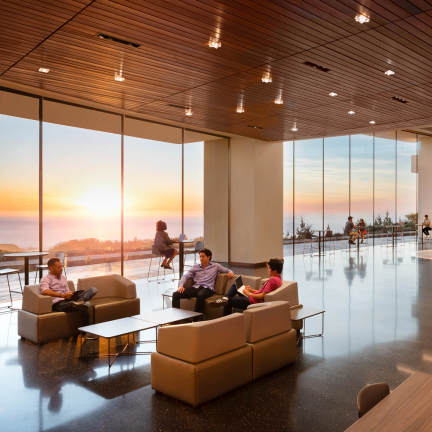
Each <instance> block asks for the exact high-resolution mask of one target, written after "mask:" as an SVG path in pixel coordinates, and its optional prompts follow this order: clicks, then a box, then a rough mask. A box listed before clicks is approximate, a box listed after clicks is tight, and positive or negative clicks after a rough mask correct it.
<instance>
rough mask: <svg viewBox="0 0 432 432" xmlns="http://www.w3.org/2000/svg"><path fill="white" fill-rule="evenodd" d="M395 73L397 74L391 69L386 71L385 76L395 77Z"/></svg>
mask: <svg viewBox="0 0 432 432" xmlns="http://www.w3.org/2000/svg"><path fill="white" fill-rule="evenodd" d="M395 73H396V72H395V71H392V70H391V69H389V70H386V71H385V72H384V74H385V75H387V76H393V75H394V74H395Z"/></svg>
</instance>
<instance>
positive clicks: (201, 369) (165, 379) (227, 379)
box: [151, 314, 252, 406]
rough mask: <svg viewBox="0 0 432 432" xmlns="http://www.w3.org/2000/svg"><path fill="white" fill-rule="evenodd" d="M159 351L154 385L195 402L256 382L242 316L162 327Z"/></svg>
mask: <svg viewBox="0 0 432 432" xmlns="http://www.w3.org/2000/svg"><path fill="white" fill-rule="evenodd" d="M156 349H157V352H155V353H152V356H151V385H152V388H153V389H155V390H156V391H159V392H161V393H164V394H166V395H169V396H172V397H174V398H176V399H180V400H182V401H184V402H186V403H188V404H190V405H193V406H197V405H200V404H202V403H204V402H207V401H209V400H211V399H214V398H215V397H217V396H220V395H222V394H224V393H226V392H228V391H230V390H232V389H234V388H237V387H239V386H241V385H244V384H246V383H248V382H250V381H251V380H252V367H251V365H252V350H251V347H250V346H248V345H247V344H246V338H245V321H244V316H243V314H233V315H230V316H227V317H223V318H219V319H215V320H211V321H200V322H195V323H192V324H180V325H172V326H166V327H160V328H159V332H158V341H157V346H156Z"/></svg>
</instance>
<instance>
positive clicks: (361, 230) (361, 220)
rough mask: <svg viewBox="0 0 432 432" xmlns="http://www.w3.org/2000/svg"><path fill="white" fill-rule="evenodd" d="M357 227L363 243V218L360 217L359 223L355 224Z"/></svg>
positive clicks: (364, 231)
mask: <svg viewBox="0 0 432 432" xmlns="http://www.w3.org/2000/svg"><path fill="white" fill-rule="evenodd" d="M357 228H358V232H359V234H360V237H361V242H362V243H363V240H364V239H365V236H366V234H367V231H366V223H365V221H364V219H363V218H360V220H359V223H358V224H357Z"/></svg>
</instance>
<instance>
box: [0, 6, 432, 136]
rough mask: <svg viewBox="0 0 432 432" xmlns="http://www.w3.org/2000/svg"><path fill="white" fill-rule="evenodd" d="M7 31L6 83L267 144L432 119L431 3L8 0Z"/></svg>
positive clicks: (2, 47) (3, 21) (2, 17)
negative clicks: (214, 45)
mask: <svg viewBox="0 0 432 432" xmlns="http://www.w3.org/2000/svg"><path fill="white" fill-rule="evenodd" d="M358 13H362V14H364V15H367V16H368V17H370V22H369V23H366V24H359V23H357V22H355V20H354V17H355V15H356V14H358ZM0 25H1V28H2V32H1V35H0V78H3V79H5V80H8V81H12V82H16V83H19V84H24V85H28V86H32V87H37V88H41V89H45V90H50V91H54V92H56V93H57V94H58V95H59V98H61V96H62V95H67V96H73V97H79V98H81V99H83V103H85V101H86V100H87V101H92V102H97V103H102V104H105V105H110V106H113V107H116V108H122V109H127V110H130V111H134V112H137V113H140V114H143V115H149V116H152V117H158V118H160V119H161V120H162V121H163V120H169V121H175V122H182V123H185V124H187V125H190V126H192V127H195V128H208V129H213V130H217V131H220V132H222V133H232V134H240V135H245V136H250V137H256V138H260V139H265V140H282V139H284V140H286V139H292V138H293V137H294V135H295V137H296V138H306V137H318V136H331V135H338V134H339V135H340V134H344V133H348V132H351V133H353V132H363V131H364V132H370V131H371V128H372V127H371V126H370V125H369V121H370V120H375V121H376V126H373V127H374V128H376V129H377V130H380V129H385V128H387V127H406V128H409V127H411V126H415V125H419V124H427V123H428V122H432V96H431V90H432V75H431V73H430V71H431V70H432V55H431V54H432V0H430V1H426V0H404V1H400V0H399V1H390V0H377V1H370V0H357V1H354V0H335V1H320V0H303V1H300V0H266V1H256V0H219V1H214V0H183V1H175V0H145V1H144V0H142V1H138V0H131V1H124V0H93V1H89V0H66V1H65V0H63V1H56V0H20V1H19V2H17V1H15V0H0ZM98 33H105V34H108V35H112V36H115V37H117V38H121V39H124V40H127V41H131V42H134V43H137V44H140V46H139V47H138V48H134V47H131V46H125V45H122V44H119V43H116V42H112V41H109V40H103V39H100V38H98V37H97V34H98ZM215 34H219V35H220V40H221V42H222V47H221V48H220V49H217V50H215V49H211V48H209V47H208V46H207V42H208V40H209V38H210V37H211V36H214V35H215ZM304 62H312V63H315V64H317V65H320V66H323V67H325V68H328V69H329V71H328V72H323V71H320V70H317V69H315V68H311V67H309V66H306V65H305V64H304ZM41 66H43V67H46V68H49V69H50V70H51V71H50V73H48V74H42V73H40V72H38V68H39V67H41ZM120 68H122V70H123V74H124V77H125V81H124V82H117V81H114V73H115V72H116V71H117V72H118V71H119V70H120ZM387 69H392V70H394V71H395V72H396V75H395V76H393V77H387V76H385V75H384V72H385V71H386V70H387ZM266 71H270V72H271V75H272V79H273V81H272V83H271V84H264V83H262V82H261V76H262V74H263V73H264V72H266ZM330 91H334V92H337V93H338V96H337V97H330V96H329V95H328V93H329V92H330ZM279 93H281V94H282V97H283V100H284V104H283V105H276V104H275V103H274V99H275V98H276V96H277V95H278V94H279ZM393 96H395V97H398V98H402V99H405V100H406V101H407V103H401V102H399V101H395V100H394V99H392V97H393ZM241 98H242V99H243V101H244V109H245V112H244V113H242V114H238V113H236V106H237V104H238V102H239V100H240V99H241ZM173 105H174V106H173ZM176 106H177V107H176ZM182 106H191V108H192V111H193V115H192V116H191V117H186V116H185V114H184V109H182V108H181V107H182ZM179 107H180V108H179ZM349 110H354V111H355V112H356V114H355V115H348V114H347V111H349ZM294 123H295V124H296V126H297V128H298V132H297V133H295V134H294V133H293V132H292V131H291V128H292V127H293V125H294Z"/></svg>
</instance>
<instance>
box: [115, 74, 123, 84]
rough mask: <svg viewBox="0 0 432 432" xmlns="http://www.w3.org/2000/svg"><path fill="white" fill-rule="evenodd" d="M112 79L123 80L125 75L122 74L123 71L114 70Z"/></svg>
mask: <svg viewBox="0 0 432 432" xmlns="http://www.w3.org/2000/svg"><path fill="white" fill-rule="evenodd" d="M114 80H115V81H119V82H123V81H124V80H125V77H124V76H123V72H116V73H115V74H114Z"/></svg>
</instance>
